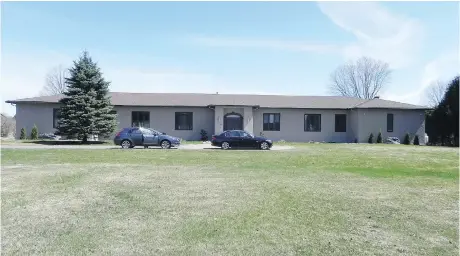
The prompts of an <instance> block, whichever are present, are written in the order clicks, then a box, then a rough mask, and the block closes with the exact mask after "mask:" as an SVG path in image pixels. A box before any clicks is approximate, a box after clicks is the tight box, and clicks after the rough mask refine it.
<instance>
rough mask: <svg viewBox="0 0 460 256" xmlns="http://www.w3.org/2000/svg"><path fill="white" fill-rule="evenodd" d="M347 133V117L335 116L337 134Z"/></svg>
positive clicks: (342, 115)
mask: <svg viewBox="0 0 460 256" xmlns="http://www.w3.org/2000/svg"><path fill="white" fill-rule="evenodd" d="M346 131H347V115H346V114H336V115H335V132H346Z"/></svg>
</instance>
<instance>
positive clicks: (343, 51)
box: [192, 1, 424, 69]
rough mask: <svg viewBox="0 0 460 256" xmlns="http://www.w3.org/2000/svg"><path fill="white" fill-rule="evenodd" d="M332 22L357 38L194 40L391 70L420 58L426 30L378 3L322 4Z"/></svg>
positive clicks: (213, 37) (208, 44)
mask: <svg viewBox="0 0 460 256" xmlns="http://www.w3.org/2000/svg"><path fill="white" fill-rule="evenodd" d="M318 6H319V8H320V10H321V12H323V13H324V14H325V15H326V16H327V17H328V18H329V19H330V20H331V21H332V22H334V23H335V24H336V25H337V26H339V27H341V28H342V29H344V30H345V31H348V32H350V33H352V34H353V35H354V36H355V41H353V42H350V43H348V44H344V45H334V44H326V43H321V42H319V43H318V42H315V43H312V42H305V41H288V40H280V39H260V38H258V39H255V38H238V37H233V38H232V37H219V36H195V37H192V42H194V43H198V44H201V45H205V46H210V47H238V48H262V49H263V48H265V49H274V50H285V51H297V52H314V53H335V54H340V55H341V56H343V57H344V59H345V60H349V59H356V58H359V57H362V56H369V57H372V58H375V59H379V60H383V61H385V62H388V63H389V64H390V66H391V68H392V69H399V68H403V67H407V66H409V65H411V64H412V63H413V62H414V61H415V60H416V58H417V56H418V51H419V50H420V47H421V42H422V39H423V32H424V30H423V27H422V25H421V23H420V22H419V21H418V20H415V19H411V18H408V17H404V16H402V15H398V14H395V13H393V12H390V11H389V10H387V9H386V8H384V7H383V6H382V5H381V4H378V3H376V2H328V1H326V2H319V3H318Z"/></svg>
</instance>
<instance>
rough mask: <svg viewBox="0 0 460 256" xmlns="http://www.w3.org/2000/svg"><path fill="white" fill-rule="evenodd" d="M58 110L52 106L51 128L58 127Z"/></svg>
mask: <svg viewBox="0 0 460 256" xmlns="http://www.w3.org/2000/svg"><path fill="white" fill-rule="evenodd" d="M59 112H60V109H58V108H53V128H57V127H58V121H59Z"/></svg>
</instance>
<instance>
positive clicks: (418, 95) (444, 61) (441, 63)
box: [382, 51, 460, 105]
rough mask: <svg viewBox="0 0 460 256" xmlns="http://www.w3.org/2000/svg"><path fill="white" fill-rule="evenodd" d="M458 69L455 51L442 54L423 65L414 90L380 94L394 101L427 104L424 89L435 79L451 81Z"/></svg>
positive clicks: (458, 64) (459, 67)
mask: <svg viewBox="0 0 460 256" xmlns="http://www.w3.org/2000/svg"><path fill="white" fill-rule="evenodd" d="M459 70H460V63H459V59H458V53H456V51H452V52H450V53H446V54H442V55H440V56H439V57H437V58H436V59H433V60H432V61H430V62H428V63H427V64H426V65H425V66H424V68H423V71H422V73H421V74H422V75H421V78H420V80H419V82H418V84H416V85H415V88H416V89H415V90H412V91H411V92H409V93H403V94H394V93H386V94H382V97H383V98H385V99H389V100H394V101H402V102H407V103H412V104H424V105H428V99H427V97H426V90H427V89H428V88H429V87H430V86H432V85H433V83H434V82H436V81H439V80H440V81H447V82H449V81H451V80H452V79H453V78H454V76H455V75H458V73H459Z"/></svg>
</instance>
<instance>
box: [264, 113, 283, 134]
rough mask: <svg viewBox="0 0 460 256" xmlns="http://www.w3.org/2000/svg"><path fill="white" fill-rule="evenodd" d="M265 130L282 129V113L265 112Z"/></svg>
mask: <svg viewBox="0 0 460 256" xmlns="http://www.w3.org/2000/svg"><path fill="white" fill-rule="evenodd" d="M263 130H264V131H279V130H280V114H279V113H278V114H273V113H264V127H263Z"/></svg>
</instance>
